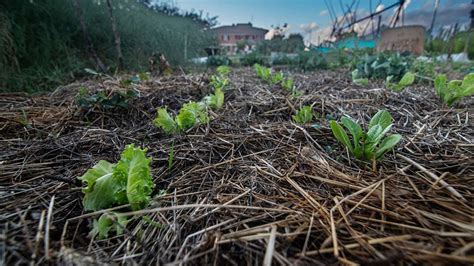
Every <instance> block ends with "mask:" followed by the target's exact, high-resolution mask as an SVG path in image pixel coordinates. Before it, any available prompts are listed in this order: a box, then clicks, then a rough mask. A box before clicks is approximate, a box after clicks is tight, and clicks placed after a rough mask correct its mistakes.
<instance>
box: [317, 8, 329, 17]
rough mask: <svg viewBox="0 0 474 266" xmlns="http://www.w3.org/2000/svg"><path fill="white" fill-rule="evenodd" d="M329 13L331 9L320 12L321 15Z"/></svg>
mask: <svg viewBox="0 0 474 266" xmlns="http://www.w3.org/2000/svg"><path fill="white" fill-rule="evenodd" d="M327 14H329V11H328V10H327V9H324V10H323V11H321V12H319V15H320V16H326V15H327Z"/></svg>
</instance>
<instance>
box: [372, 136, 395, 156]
mask: <svg viewBox="0 0 474 266" xmlns="http://www.w3.org/2000/svg"><path fill="white" fill-rule="evenodd" d="M401 139H402V136H401V135H399V134H395V135H390V136H388V137H386V138H385V139H384V140H383V141H382V143H381V144H380V147H379V149H378V150H377V152H376V153H375V158H380V157H382V156H383V155H384V154H385V153H386V152H387V151H389V150H391V149H393V147H395V145H397V144H398V142H400V140H401Z"/></svg>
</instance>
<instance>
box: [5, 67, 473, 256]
mask: <svg viewBox="0 0 474 266" xmlns="http://www.w3.org/2000/svg"><path fill="white" fill-rule="evenodd" d="M293 76H294V77H295V79H296V84H297V86H298V88H299V89H300V90H301V91H302V92H303V96H301V97H299V98H292V97H291V96H290V95H288V94H287V93H286V92H285V91H283V90H282V89H281V88H279V87H278V86H273V87H272V86H269V85H267V84H264V83H262V82H261V81H260V80H258V79H257V78H256V76H255V74H254V73H253V71H252V70H251V69H234V70H233V73H232V74H231V82H232V85H231V88H230V89H229V90H228V91H226V105H225V108H223V109H222V110H220V111H213V112H211V116H212V121H211V122H210V123H209V124H207V125H202V126H200V127H198V128H195V129H192V130H191V131H189V132H187V133H186V134H182V135H177V136H167V135H165V134H164V133H163V132H161V131H160V130H159V129H157V128H154V127H153V126H152V123H151V121H152V119H153V118H154V117H155V115H156V113H155V109H156V108H157V107H159V106H164V105H167V106H168V109H169V110H172V111H176V110H178V108H179V106H180V105H182V104H183V103H185V102H187V101H190V100H194V101H198V100H200V99H201V98H202V97H203V96H204V95H206V94H208V93H209V92H210V91H211V89H210V88H209V85H208V81H207V75H206V74H197V75H175V76H171V77H161V78H157V79H153V80H151V81H147V82H143V83H141V84H138V85H132V86H133V87H134V88H135V89H136V90H138V91H139V92H140V97H139V98H137V99H135V100H134V101H133V103H132V105H131V106H130V108H129V109H126V110H101V109H97V108H96V109H94V110H91V111H89V112H85V111H81V110H80V109H79V108H78V107H77V106H76V105H75V102H74V97H75V95H76V94H77V92H78V90H79V88H80V87H85V88H87V89H88V90H106V91H108V92H110V91H113V90H120V89H123V88H122V87H123V86H121V85H120V82H119V81H118V80H117V79H112V78H100V79H95V80H88V81H83V82H77V83H74V84H71V85H69V86H65V87H63V88H59V89H58V90H56V91H55V92H54V93H51V94H49V95H43V96H26V95H21V94H3V95H0V121H1V123H0V150H1V152H0V199H1V200H0V209H1V212H0V264H2V262H3V263H5V264H6V265H12V264H23V263H37V264H43V263H50V264H56V263H63V264H68V265H69V264H77V265H84V264H94V263H96V264H104V263H108V264H135V263H137V264H155V263H158V264H193V265H194V264H197V265H202V264H213V265H223V264H229V265H256V264H257V265H259V264H266V265H270V264H275V265H279V264H283V265H288V264H298V265H306V264H311V265H323V264H324V265H326V264H353V263H359V264H365V265H367V264H384V265H385V264H398V263H403V264H419V263H426V264H432V263H437V262H441V263H454V264H472V263H474V223H473V215H474V211H473V210H474V206H473V199H474V189H473V187H474V186H473V185H474V171H473V166H474V161H473V154H474V149H473V146H474V143H473V142H474V127H473V119H474V117H473V113H474V112H473V111H474V110H473V108H472V107H473V105H472V104H473V100H472V99H466V100H464V101H463V102H462V103H460V104H458V105H456V106H455V107H454V108H447V107H444V106H443V105H442V104H441V103H440V102H439V101H438V99H437V97H436V95H434V92H433V88H432V87H429V86H420V87H413V88H409V89H407V90H405V91H404V92H402V93H394V92H391V91H388V90H386V89H384V88H383V85H382V84H378V83H371V84H370V86H368V87H360V86H356V85H354V84H352V83H351V81H350V79H349V74H348V73H347V72H344V71H337V72H334V71H321V72H315V73H309V74H294V75H293ZM302 104H314V108H315V111H316V112H317V116H316V118H315V119H314V121H313V122H314V123H313V124H311V125H304V126H303V125H296V124H294V123H292V122H291V115H292V114H293V113H294V111H295V109H297V108H299V106H300V105H302ZM382 108H384V109H387V110H388V111H389V112H390V113H391V114H392V116H393V117H394V120H395V122H394V127H393V129H392V132H396V133H399V134H401V135H403V140H402V142H401V143H400V144H399V145H398V146H397V148H396V149H395V151H393V152H391V153H388V154H387V155H386V156H385V157H384V159H383V160H382V161H380V162H379V163H378V164H377V166H376V167H377V171H376V172H374V171H372V166H371V165H366V164H364V163H363V162H358V161H356V160H354V158H352V157H351V156H348V155H347V152H346V151H345V150H344V149H343V148H342V147H341V145H340V144H339V143H337V142H336V140H335V139H334V137H333V136H332V133H331V131H330V130H329V128H328V120H329V119H339V118H340V117H342V116H343V115H348V116H350V117H352V118H354V119H357V120H358V121H359V122H360V123H362V124H363V125H365V126H366V125H367V124H368V121H369V119H370V117H371V116H372V115H373V114H375V112H376V111H377V110H379V109H382ZM130 143H135V144H136V145H140V146H142V147H147V148H148V154H149V155H150V156H152V157H153V162H152V168H153V176H154V180H155V184H156V187H155V193H154V195H155V196H154V198H153V201H152V202H151V204H150V205H149V206H148V207H147V208H146V209H144V210H142V211H136V212H131V211H130V210H129V209H128V208H127V206H122V207H118V208H116V209H118V210H119V211H121V212H126V213H127V214H129V215H130V217H133V218H132V221H131V222H130V223H129V224H128V226H127V228H126V231H125V233H124V234H123V235H120V236H111V237H110V238H109V239H105V240H97V239H91V237H90V236H89V235H88V233H89V231H90V229H91V226H92V221H93V219H94V218H97V217H98V216H99V215H100V213H85V212H84V211H83V208H82V203H81V201H82V196H83V195H82V192H81V186H82V184H81V183H80V182H78V180H77V177H78V176H81V175H82V174H83V173H84V172H85V171H86V170H87V169H89V168H90V167H92V166H93V165H94V164H95V163H97V162H98V161H99V160H101V159H105V160H109V161H117V160H118V158H119V157H120V153H121V151H122V150H123V148H124V146H125V145H126V144H130ZM171 147H174V154H175V156H174V161H173V165H172V167H171V169H168V154H169V152H170V150H171ZM160 190H165V191H166V193H159V191H160Z"/></svg>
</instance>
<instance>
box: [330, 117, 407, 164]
mask: <svg viewBox="0 0 474 266" xmlns="http://www.w3.org/2000/svg"><path fill="white" fill-rule="evenodd" d="M341 122H342V125H343V126H344V127H345V128H346V129H347V130H348V131H349V133H350V134H351V135H352V142H351V140H350V139H349V136H348V135H347V133H346V131H345V130H344V128H343V127H342V126H341V125H339V124H338V123H337V122H336V121H334V120H332V121H330V122H329V124H330V126H331V130H332V133H333V134H334V136H335V137H336V139H337V140H338V141H339V142H341V143H342V144H343V145H344V146H345V147H346V148H347V149H348V151H349V153H351V154H352V155H353V156H354V157H356V158H357V159H360V160H365V161H373V160H378V159H380V158H381V157H382V156H383V155H384V154H385V153H386V152H387V151H389V150H391V149H392V148H393V147H395V145H397V144H398V142H399V141H400V140H401V138H402V136H401V135H399V134H394V135H390V136H387V137H385V135H386V134H387V133H388V132H389V131H390V129H391V128H392V116H391V115H390V113H389V112H387V111H385V110H380V111H378V112H377V113H376V114H375V115H374V116H373V117H372V119H371V120H370V123H369V127H368V131H367V132H363V130H362V127H361V126H360V125H359V124H357V123H356V122H355V121H353V120H352V119H350V118H348V117H343V118H342V119H341Z"/></svg>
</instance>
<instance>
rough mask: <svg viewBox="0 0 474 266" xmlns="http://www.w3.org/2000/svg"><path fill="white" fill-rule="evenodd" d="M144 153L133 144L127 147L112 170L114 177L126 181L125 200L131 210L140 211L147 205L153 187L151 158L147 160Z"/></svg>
mask: <svg viewBox="0 0 474 266" xmlns="http://www.w3.org/2000/svg"><path fill="white" fill-rule="evenodd" d="M145 152H146V150H142V149H140V148H135V147H134V145H133V144H132V145H128V146H127V147H126V148H125V150H124V151H123V152H122V155H121V157H120V161H119V162H118V163H117V165H116V166H115V169H114V175H117V176H120V178H126V179H127V186H126V192H127V199H128V203H129V204H130V205H131V207H132V209H133V210H139V209H142V208H144V207H145V206H146V205H147V204H148V202H149V201H150V194H151V192H152V191H153V187H154V183H153V180H152V176H151V168H150V163H151V158H147V157H146V154H145Z"/></svg>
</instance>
